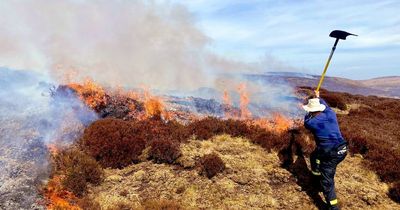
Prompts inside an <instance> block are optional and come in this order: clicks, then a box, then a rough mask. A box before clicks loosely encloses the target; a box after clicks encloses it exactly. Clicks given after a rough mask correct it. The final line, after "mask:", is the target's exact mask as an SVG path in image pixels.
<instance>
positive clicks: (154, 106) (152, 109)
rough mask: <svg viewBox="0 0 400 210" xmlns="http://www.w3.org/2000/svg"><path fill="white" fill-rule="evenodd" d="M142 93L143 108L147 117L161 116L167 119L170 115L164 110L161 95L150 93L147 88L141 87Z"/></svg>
mask: <svg viewBox="0 0 400 210" xmlns="http://www.w3.org/2000/svg"><path fill="white" fill-rule="evenodd" d="M143 91H144V92H143V94H144V104H143V105H144V109H145V115H146V117H147V118H150V117H163V118H164V119H166V120H168V119H169V118H170V117H171V116H170V114H169V113H168V112H167V111H166V110H165V105H164V101H163V99H162V98H161V97H157V96H154V95H151V94H150V91H149V90H148V88H143Z"/></svg>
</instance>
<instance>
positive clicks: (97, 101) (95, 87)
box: [68, 78, 107, 110]
mask: <svg viewBox="0 0 400 210" xmlns="http://www.w3.org/2000/svg"><path fill="white" fill-rule="evenodd" d="M68 87H70V88H72V89H73V90H75V91H76V92H77V93H78V95H79V97H80V99H81V100H82V101H83V102H85V104H86V105H87V106H89V107H91V108H92V109H95V110H96V108H97V107H98V106H100V105H102V104H105V103H106V100H107V99H106V94H105V91H104V89H103V87H101V86H100V85H99V84H97V83H95V82H94V81H93V80H92V79H90V78H86V79H85V81H84V82H83V84H78V83H70V84H68Z"/></svg>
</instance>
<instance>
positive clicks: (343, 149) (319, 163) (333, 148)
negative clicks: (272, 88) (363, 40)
mask: <svg viewBox="0 0 400 210" xmlns="http://www.w3.org/2000/svg"><path fill="white" fill-rule="evenodd" d="M349 35H354V36H357V35H355V34H351V33H348V32H345V31H340V30H335V31H332V32H331V33H330V34H329V36H330V37H333V38H336V40H335V44H334V45H333V47H332V50H331V53H330V55H329V58H328V61H327V62H326V65H325V68H324V71H323V73H322V75H321V78H320V81H319V83H318V86H317V89H316V90H315V97H313V98H311V99H309V100H308V104H307V105H305V106H303V109H304V110H305V111H307V115H306V116H305V118H304V126H305V127H306V128H307V129H308V130H310V131H311V132H312V133H313V135H314V138H315V142H316V145H317V148H316V149H315V150H314V151H313V152H312V153H311V155H310V163H311V172H312V174H313V175H314V176H315V177H314V178H315V179H316V180H318V181H319V184H320V187H321V188H322V192H323V194H324V197H325V200H326V203H327V206H328V209H339V207H338V200H337V197H336V192H335V180H334V178H335V173H336V167H337V165H338V164H339V163H340V162H342V161H343V160H344V159H345V157H346V155H347V145H348V143H347V141H346V140H345V139H344V138H343V137H342V134H341V132H340V129H339V124H338V121H337V117H336V113H335V112H334V111H333V110H332V109H331V108H330V107H329V106H328V104H327V103H326V102H325V101H324V100H323V99H322V98H320V95H319V89H320V87H321V85H322V82H323V80H324V77H325V74H326V71H327V69H328V66H329V63H330V61H331V59H332V56H333V53H334V52H335V49H336V46H337V44H338V42H339V39H342V40H346V37H347V36H349Z"/></svg>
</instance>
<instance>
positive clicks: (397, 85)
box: [246, 72, 400, 98]
mask: <svg viewBox="0 0 400 210" xmlns="http://www.w3.org/2000/svg"><path fill="white" fill-rule="evenodd" d="M246 76H247V77H248V79H251V80H261V81H265V82H269V83H288V84H290V85H292V86H311V87H313V86H317V84H318V81H319V78H320V76H316V75H310V74H303V73H296V72H268V73H265V74H250V75H246ZM322 88H324V89H327V90H330V91H337V92H348V93H352V94H360V95H376V96H386V97H393V98H400V76H390V77H379V78H373V79H368V80H351V79H346V78H341V77H328V76H327V77H325V80H324V83H323V85H322Z"/></svg>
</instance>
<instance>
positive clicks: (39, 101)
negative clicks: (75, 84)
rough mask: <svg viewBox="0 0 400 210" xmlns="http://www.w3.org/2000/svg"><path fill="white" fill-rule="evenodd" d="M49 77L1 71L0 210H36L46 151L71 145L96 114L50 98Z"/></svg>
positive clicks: (74, 103)
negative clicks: (50, 147)
mask: <svg viewBox="0 0 400 210" xmlns="http://www.w3.org/2000/svg"><path fill="white" fill-rule="evenodd" d="M49 82H51V80H49V79H48V77H47V76H45V75H42V74H38V73H34V72H29V71H14V70H9V69H4V68H1V69H0V87H1V88H0V124H1V126H0V166H1V167H0V168H1V170H0V209H37V208H41V207H40V205H39V202H40V197H39V195H38V188H37V186H40V185H41V184H42V183H41V182H42V181H43V180H45V179H46V178H47V176H48V172H49V167H48V162H47V161H48V157H49V156H48V155H49V154H48V150H47V146H48V145H51V144H57V145H59V146H61V145H65V146H68V145H69V144H70V143H72V142H73V140H75V139H77V138H78V137H79V136H80V134H81V132H82V131H83V128H84V126H85V125H87V124H88V123H90V122H91V121H93V120H95V119H96V115H95V114H94V113H93V112H92V111H90V110H89V109H88V108H86V107H85V106H84V105H83V104H82V103H81V102H80V101H79V100H78V99H77V98H74V97H64V96H62V95H57V96H56V95H52V94H53V93H54V92H53V91H52V90H51V88H52V86H51V85H50V84H49Z"/></svg>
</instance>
